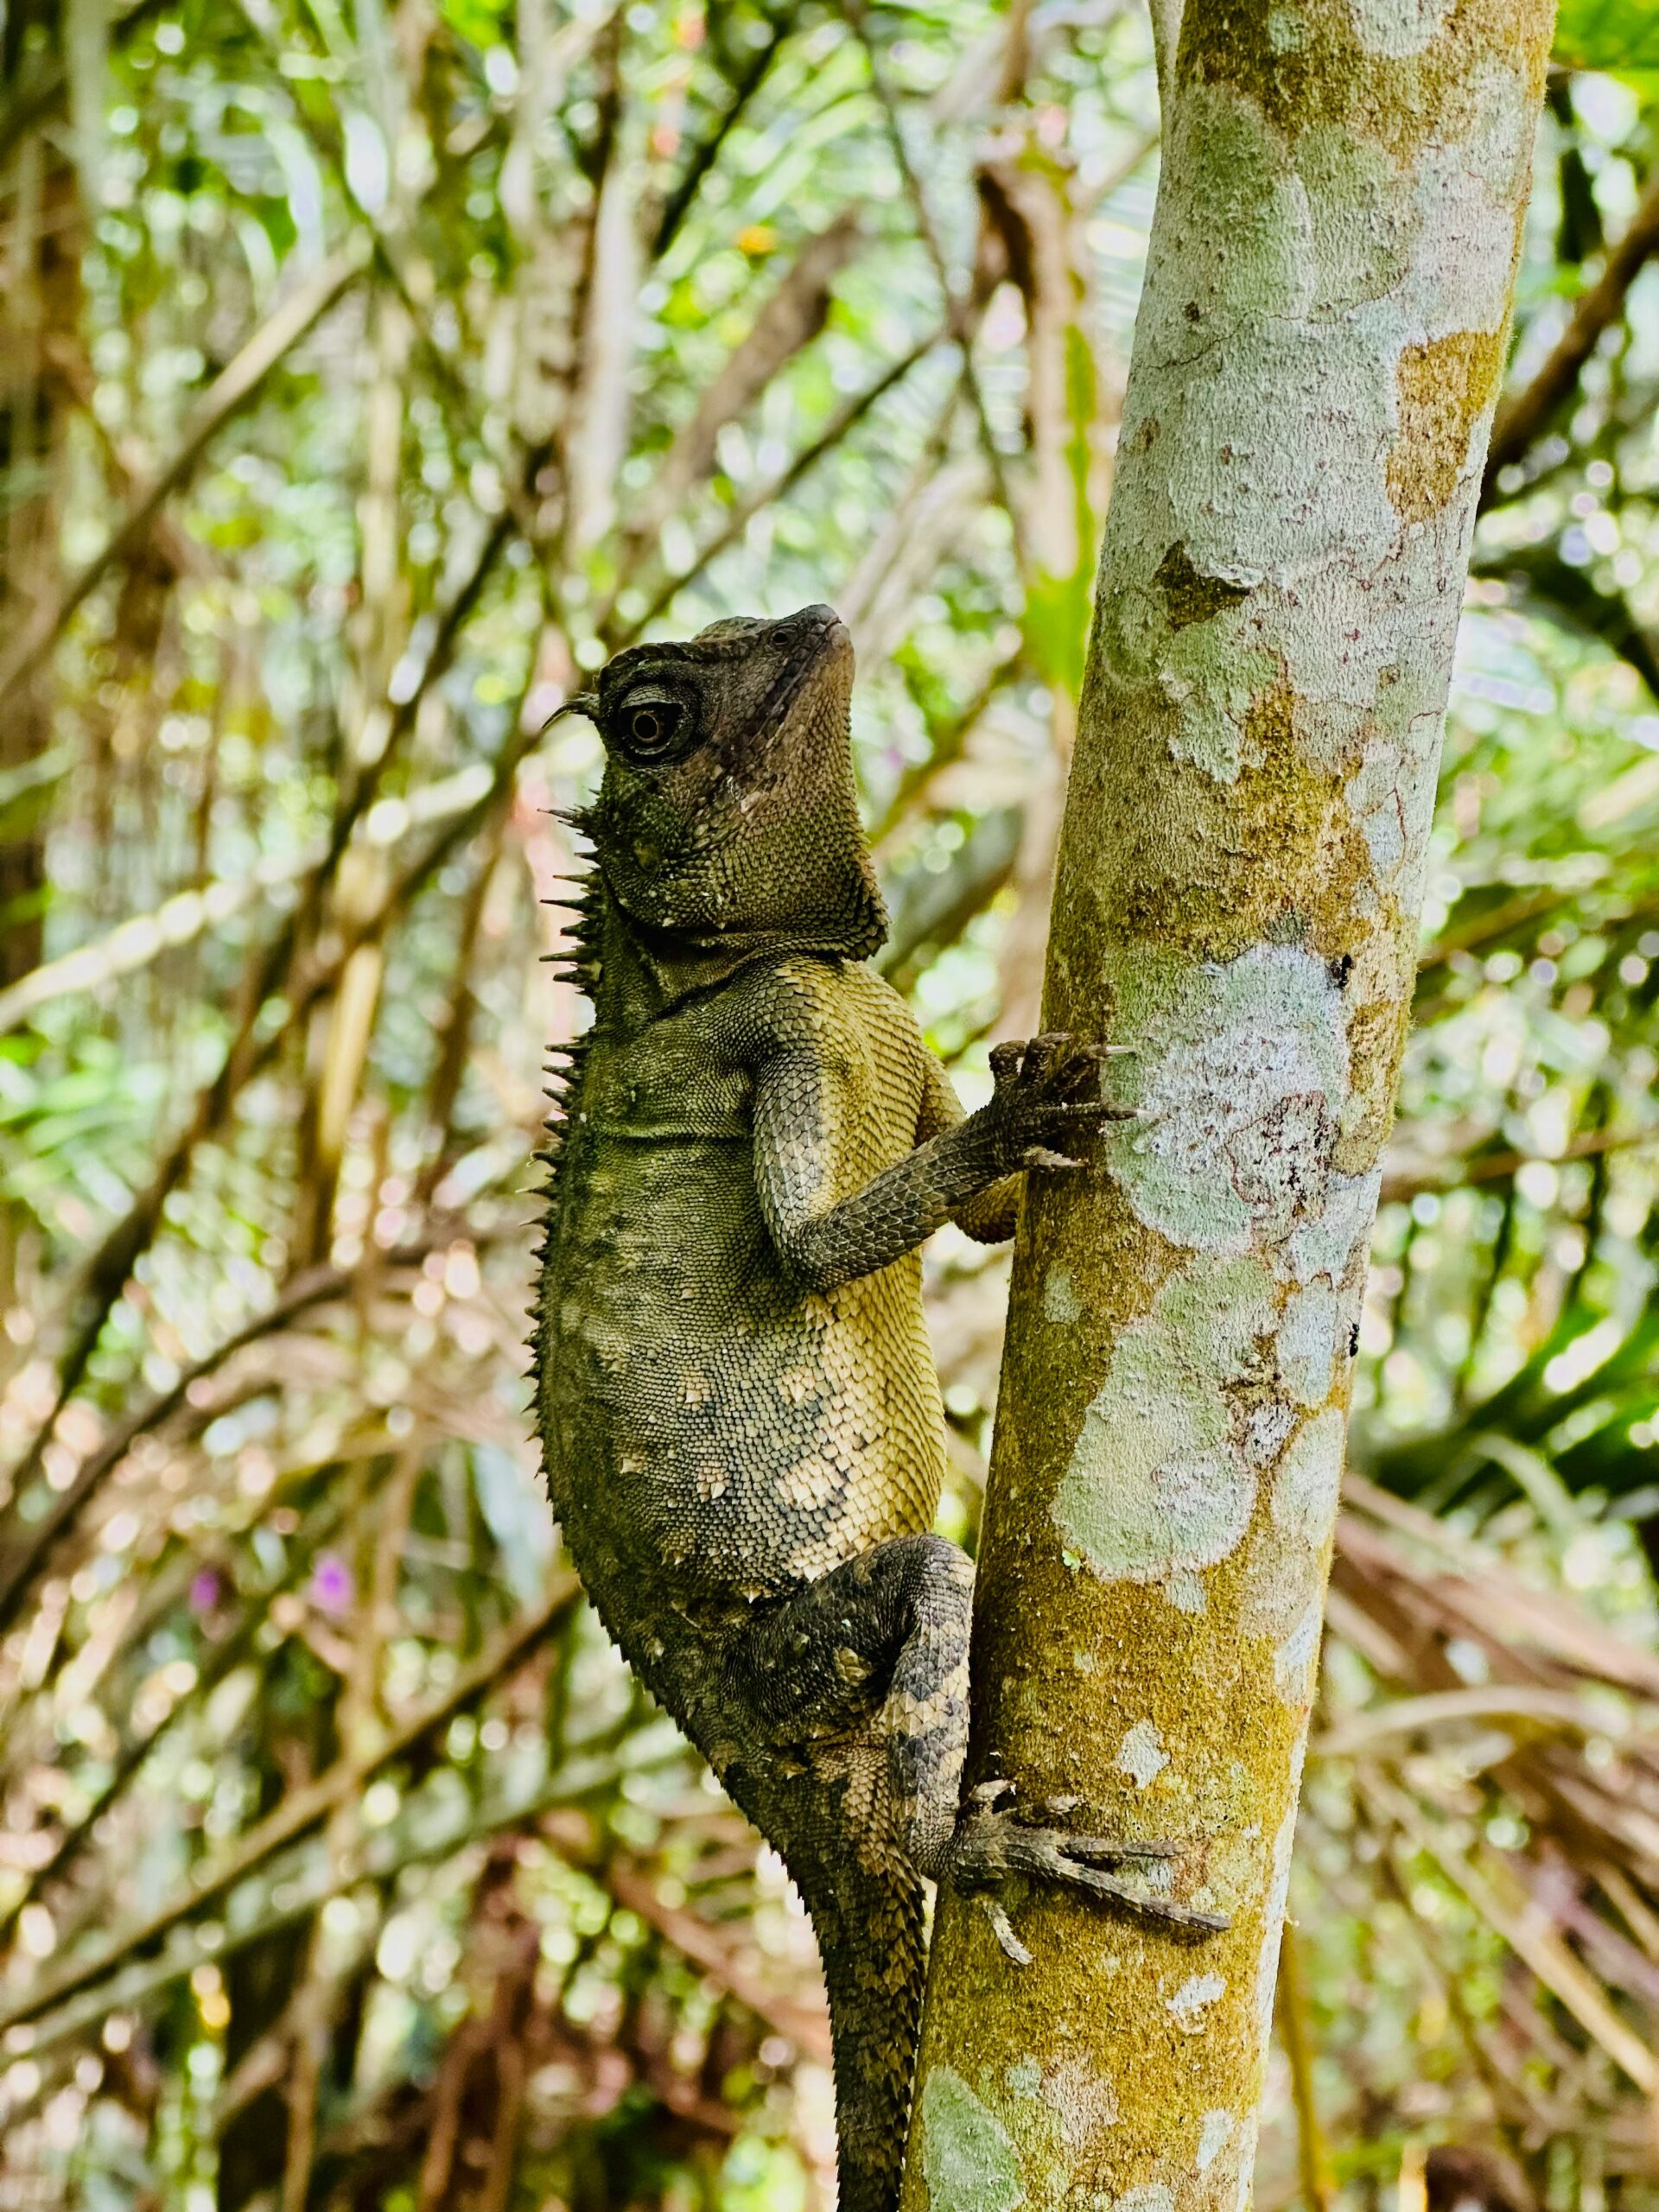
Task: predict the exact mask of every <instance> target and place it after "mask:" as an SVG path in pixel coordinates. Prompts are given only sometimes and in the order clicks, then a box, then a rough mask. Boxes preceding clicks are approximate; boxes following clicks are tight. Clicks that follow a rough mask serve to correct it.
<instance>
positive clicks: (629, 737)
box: [620, 699, 685, 760]
mask: <svg viewBox="0 0 1659 2212" xmlns="http://www.w3.org/2000/svg"><path fill="white" fill-rule="evenodd" d="M684 719H685V709H684V708H683V707H682V706H681V705H680V704H679V702H677V700H674V699H641V700H639V702H637V703H636V704H634V705H633V706H632V707H625V708H624V709H623V710H622V714H621V716H620V721H621V724H622V734H623V736H624V738H625V739H626V743H627V747H628V750H629V752H630V753H633V754H634V755H635V756H636V757H637V758H638V759H639V760H657V759H659V758H660V757H661V755H662V754H664V753H666V752H668V751H669V750H670V748H671V747H672V745H673V743H674V740H675V738H676V736H677V734H678V731H679V727H680V724H681V723H682V721H684Z"/></svg>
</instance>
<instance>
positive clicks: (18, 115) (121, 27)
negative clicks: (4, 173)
mask: <svg viewBox="0 0 1659 2212" xmlns="http://www.w3.org/2000/svg"><path fill="white" fill-rule="evenodd" d="M172 4H173V0H134V4H133V5H132V6H131V7H130V8H126V9H124V10H122V12H121V13H120V14H119V15H118V16H116V17H115V19H114V20H113V22H111V24H110V27H109V32H108V36H109V41H110V44H111V48H120V47H121V46H123V45H124V44H125V42H126V41H127V40H128V39H130V37H131V36H132V35H133V33H134V32H135V31H136V30H139V29H142V28H143V25H144V24H145V23H147V22H149V20H150V18H151V17H152V16H159V15H161V14H162V12H163V11H164V10H166V9H168V8H169V7H170V6H171V5H172ZM68 90H69V79H68V76H67V73H66V71H65V69H64V66H63V57H62V55H61V54H52V55H50V56H49V57H48V59H47V60H46V61H45V62H44V64H43V65H42V66H41V67H40V68H39V69H38V70H36V71H35V74H34V79H33V82H32V83H29V84H27V85H25V86H23V87H22V90H21V91H20V92H18V94H17V95H16V98H15V99H14V100H13V101H12V104H11V105H10V107H8V108H7V110H6V111H5V113H4V114H3V115H0V168H3V166H4V165H5V163H6V162H8V161H10V158H11V156H12V154H13V153H14V151H15V150H16V148H17V146H18V145H19V144H20V143H21V142H22V140H23V139H24V138H26V137H28V136H29V132H30V131H31V130H39V129H40V128H41V124H45V123H49V122H50V121H51V119H52V118H53V117H54V115H56V114H57V112H58V111H59V109H60V107H61V106H62V105H63V102H64V99H65V98H66V96H67V92H68Z"/></svg>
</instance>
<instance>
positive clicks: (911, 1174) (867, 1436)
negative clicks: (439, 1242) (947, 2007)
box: [531, 607, 1190, 2212]
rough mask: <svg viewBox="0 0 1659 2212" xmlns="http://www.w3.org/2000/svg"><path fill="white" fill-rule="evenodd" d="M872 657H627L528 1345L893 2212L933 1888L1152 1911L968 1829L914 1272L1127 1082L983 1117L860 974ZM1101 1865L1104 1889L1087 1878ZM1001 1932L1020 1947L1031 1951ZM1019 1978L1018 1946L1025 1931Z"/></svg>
mask: <svg viewBox="0 0 1659 2212" xmlns="http://www.w3.org/2000/svg"><path fill="white" fill-rule="evenodd" d="M851 683H852V650H851V645H850V643H849V639H848V637H847V633H846V632H845V630H844V629H843V628H842V625H841V624H840V622H839V621H838V620H836V617H835V615H834V614H833V613H831V611H830V610H829V608H827V607H809V608H806V609H804V610H803V612H802V613H799V614H798V615H794V616H791V617H789V618H788V619H787V620H784V621H779V622H763V621H747V620H744V621H733V622H724V623H717V624H715V626H713V627H712V628H711V629H709V630H707V631H704V632H702V634H701V635H700V636H699V637H697V638H696V639H691V640H690V641H689V642H687V643H684V644H679V645H639V646H634V647H631V648H629V649H628V650H626V651H625V652H622V653H620V654H619V655H618V656H617V657H616V658H615V659H613V661H612V662H611V663H610V664H608V665H607V667H606V668H605V670H604V671H602V673H601V677H600V680H599V685H598V689H597V690H596V692H594V693H591V694H584V695H582V697H581V698H579V699H578V700H576V701H574V702H571V703H572V706H573V707H574V708H575V709H576V710H578V711H582V712H586V713H588V714H590V715H592V716H593V717H594V720H595V721H597V722H598V724H599V727H600V729H601V734H602V735H603V737H604V740H605V745H606V753H607V766H606V772H605V777H604V781H603V784H602V786H601V792H600V795H599V798H598V799H597V801H596V802H595V804H594V806H593V807H592V808H591V809H589V810H586V812H585V813H584V814H583V816H582V817H580V822H581V826H582V829H584V831H585V832H586V834H587V835H588V836H590V837H591V838H592V840H593V842H594V849H595V853H594V859H595V865H594V869H593V870H592V872H591V873H590V874H589V875H588V877H587V878H586V879H585V880H584V884H583V889H582V900H581V904H580V909H579V918H578V921H577V923H576V925H575V929H574V930H573V931H572V932H571V934H572V936H573V938H574V939H575V944H576V947H577V951H576V957H575V962H574V967H573V972H574V973H575V976H576V977H577V979H578V980H579V981H580V982H582V985H583V987H584V988H586V990H587V991H588V994H589V995H590V996H591V998H592V1000H593V1002H594V1021H593V1025H592V1027H591V1028H590V1029H589V1030H588V1032H587V1033H586V1034H585V1036H584V1037H583V1038H582V1039H581V1040H580V1043H579V1044H578V1046H576V1047H575V1048H574V1050H573V1052H572V1053H571V1058H570V1065H569V1069H568V1071H567V1073H566V1075H565V1077H564V1078H563V1083H562V1084H561V1086H560V1090H559V1095H558V1103H559V1106H560V1108H561V1112H560V1114H559V1115H558V1116H556V1122H555V1124H554V1128H555V1145H554V1149H553V1151H552V1152H551V1153H550V1154H549V1155H548V1156H549V1157H550V1159H551V1160H552V1162H553V1166H554V1180H553V1185H552V1189H551V1192H550V1210H549V1219H548V1239H547V1244H546V1248H545V1250H544V1253H543V1270H542V1276H541V1284H540V1290H539V1294H538V1300H537V1312H536V1316H535V1323H536V1325H535V1333H534V1336H533V1338H532V1340H531V1341H532V1346H533V1349H534V1351H535V1355H536V1364H537V1422H538V1427H539V1428H540V1432H541V1437H542V1441H543V1452H544V1458H545V1464H546V1467H547V1472H548V1479H549V1487H550V1497H551V1499H552V1503H553V1506H554V1509H555V1510H556V1513H557V1515H558V1517H559V1520H560V1522H561V1523H562V1525H563V1531H564V1535H565V1539H566V1541H567V1543H568V1545H569V1549H570V1552H571V1554H572V1556H573V1558H574V1560H575V1565H576V1567H577V1568H578V1570H579V1571H580V1573H581V1574H582V1578H583V1580H584V1582H585V1584H586V1586H587V1588H588V1593H589V1595H590V1596H591V1598H592V1599H593V1601H594V1605H595V1606H596V1608H597V1610H598V1611H599V1613H600V1615H601V1618H602V1619H603V1621H604V1622H605V1624H606V1626H607V1629H608V1630H609V1631H610V1633H611V1635H612V1636H613V1638H614V1639H615V1641H616V1642H617V1643H618V1644H619V1646H620V1649H622V1651H623V1653H624V1655H625V1656H626V1658H627V1659H628V1661H629V1662H630V1663H631V1664H632V1667H633V1668H634V1669H635V1671H636V1672H637V1673H638V1674H639V1676H640V1677H641V1679H642V1680H643V1681H645V1685H646V1686H647V1688H649V1689H650V1690H651V1691H652V1694H654V1695H655V1696H656V1697H657V1698H658V1700H659V1701H660V1702H661V1703H662V1704H663V1705H664V1707H666V1708H667V1709H668V1711H669V1712H670V1713H671V1714H672V1715H673V1716H674V1718H675V1719H677V1721H678V1722H679V1724H680V1726H682V1727H683V1729H684V1731H685V1732H686V1733H687V1734H688V1736H689V1737H690V1738H691V1740H692V1741H693V1743H695V1744H696V1745H697V1747H698V1748H699V1749H700V1750H701V1751H702V1752H703V1754H704V1755H705V1756H706V1757H707V1758H708V1759H709V1763H710V1764H711V1765H712V1766H713V1768H714V1770H715V1773H716V1775H717V1776H718V1777H720V1779H721V1782H722V1783H723V1784H724V1786H725V1788H726V1789H727V1791H728V1794H729V1795H730V1796H731V1797H732V1798H733V1799H734V1802H736V1803H737V1804H738V1806H739V1807H740V1808H741V1809H742V1810H743V1811H744V1812H745V1813H746V1814H747V1815H748V1816H749V1818H750V1819H751V1820H752V1821H753V1822H754V1823H755V1825H756V1827H759V1828H760V1831H761V1833H762V1834H764V1835H765V1836H766V1838H767V1839H768V1840H770V1841H771V1842H772V1844H773V1845H774V1847H776V1848H777V1849H778V1851H779V1853H780V1855H781V1856H782V1858H783V1859H784V1861H785V1865H786V1866H787V1867H788V1869H789V1872H790V1874H791V1878H793V1880H794V1882H795V1884H796V1885H797V1887H798V1889H799V1891H800V1892H801V1895H802V1897H803V1899H804V1903H805V1904H806V1906H807V1909H808V1910H809V1912H810V1916H811V1918H812V1922H813V1925H814V1929H815V1932H816V1934H817V1938H818V1943H819V1948H820V1952H821V1955H822V1958H823V1970H824V1975H825V1980H826V1985H827V1988H828V1992H829V2005H830V2017H831V2029H832V2036H833V2042H834V2050H835V2071H836V2124H837V2131H838V2136H839V2144H840V2174H841V2199H840V2201H841V2205H842V2212H891V2208H892V2207H893V2204H894V2203H895V2202H896V2199H897V2193H898V2183H899V2171H900V2168H901V2165H902V2162H903V2156H904V2145H905V2134H906V2120H907V2113H908V2104H909V2097H910V2088H911V2077H912V2068H913V2063H914V2056H915V2049H916V2041H917V2035H918V2023H919V2016H920V2007H921V1998H922V1988H923V1980H924V1967H925V1955H924V1936H923V1927H924V1917H923V1916H924V1897H925V1890H924V1883H925V1880H930V1879H938V1878H943V1877H945V1876H947V1875H949V1876H950V1877H952V1878H959V1879H961V1880H963V1881H964V1882H967V1881H979V1882H983V1883H992V1882H995V1881H997V1880H1000V1879H1001V1878H1002V1877H1003V1876H1004V1875H1006V1874H1007V1873H1009V1872H1035V1873H1038V1874H1040V1875H1047V1876H1050V1877H1052V1878H1061V1879H1065V1880H1071V1881H1075V1882H1078V1883H1081V1884H1083V1885H1086V1886H1089V1887H1091V1888H1095V1889H1096V1890H1098V1891H1103V1893H1105V1894H1108V1895H1111V1896H1118V1897H1128V1898H1129V1899H1130V1901H1131V1902H1137V1901H1138V1902H1141V1903H1142V1904H1143V1907H1144V1909H1147V1910H1155V1911H1162V1912H1164V1913H1165V1915H1166V1916H1167V1917H1169V1918H1171V1919H1176V1920H1179V1919H1182V1918H1184V1917H1190V1916H1185V1915H1183V1914H1182V1913H1181V1912H1179V1910H1177V1909H1175V1908H1173V1907H1170V1906H1165V1905H1160V1904H1156V1903H1148V1902H1147V1901H1144V1900H1136V1899H1135V1897H1134V1896H1133V1893H1131V1892H1128V1891H1124V1890H1123V1889H1122V1887H1121V1885H1119V1884H1118V1883H1117V1881H1116V1878H1113V1877H1111V1876H1109V1875H1106V1874H1104V1873H1103V1872H1101V1871H1100V1867H1099V1865H1098V1863H1097V1862H1098V1861H1100V1860H1102V1859H1108V1860H1109V1859H1115V1858H1120V1857H1124V1856H1133V1855H1135V1854H1134V1853H1127V1852H1124V1851H1122V1850H1114V1849H1113V1848H1111V1847H1109V1846H1108V1845H1106V1844H1104V1843H1103V1842H1100V1841H1098V1840H1089V1839H1082V1838H1074V1837H1068V1836H1066V1835H1065V1834H1062V1833H1060V1832H1058V1831H1056V1830H1052V1829H1046V1828H1041V1827H1030V1826H1027V1825H1015V1824H1014V1823H1013V1821H1012V1820H1011V1817H1010V1816H1009V1815H1006V1814H1004V1813H1001V1812H999V1811H997V1810H996V1809H995V1807H994V1806H991V1805H982V1806H981V1807H979V1808H970V1811H969V1816H968V1817H967V1818H966V1819H965V1820H961V1819H959V1816H958V1803H957V1801H958V1796H959V1793H960V1789H961V1782H962V1771H963V1759H964V1756H965V1751H966V1745H967V1727H968V1640H969V1611H970V1602H971V1590H972V1568H971V1566H970V1564H969V1560H968V1558H967V1556H966V1554H963V1552H962V1551H961V1550H959V1549H958V1548H957V1547H956V1546H954V1545H951V1544H949V1543H947V1542H945V1541H943V1540H942V1539H941V1538H939V1537H938V1536H935V1535H932V1534H931V1533H930V1531H931V1523H932V1520H933V1515H934V1511H935V1508H936V1507H937V1504H938V1497H939V1491H940V1485H941V1483H942V1480H943V1478H944V1414H943V1409H942V1407H941V1403H940V1397H939V1387H938V1377H937V1375H936V1372H935V1369H934V1364H933V1359H932V1355H931V1351H930V1349H929V1345H928V1340H927V1335H926V1330H925V1325H924V1321H923V1318H922V1306H921V1279H920V1262H919V1257H918V1248H919V1246H920V1244H921V1243H923V1241H924V1240H925V1237H926V1236H929V1235H930V1234H931V1232H932V1230H934V1229H936V1228H938V1226H939V1225H940V1224H942V1223H943V1222H944V1221H945V1220H946V1219H954V1220H956V1221H957V1222H958V1223H959V1224H961V1225H962V1226H963V1227H964V1228H965V1229H966V1230H968V1231H969V1233H970V1234H971V1235H975V1236H979V1237H981V1238H982V1239H985V1240H988V1241H995V1240H996V1239H999V1238H1001V1237H1003V1236H1007V1235H1009V1234H1011V1233H1012V1230H1013V1227H1014V1211H1015V1205H1016V1201H1017V1197H1018V1192H1019V1178H1020V1173H1021V1171H1022V1170H1024V1169H1026V1168H1028V1167H1033V1166H1039V1167H1051V1168H1057V1169H1058V1168H1065V1167H1068V1166H1075V1165H1076V1162H1075V1161H1073V1160H1071V1159H1070V1157H1069V1155H1068V1154H1067V1152H1066V1149H1065V1147H1066V1146H1067V1145H1068V1144H1069V1143H1070V1142H1071V1140H1072V1138H1073V1137H1075V1135H1077V1134H1078V1133H1079V1132H1080V1131H1084V1132H1086V1131H1087V1130H1089V1129H1090V1128H1095V1127H1097V1126H1098V1125H1099V1124H1100V1123H1101V1122H1103V1120H1105V1119H1106V1118H1108V1116H1109V1110H1110V1109H1107V1108H1106V1107H1104V1106H1103V1105H1102V1104H1100V1103H1099V1102H1098V1100H1097V1099H1090V1098H1085V1097H1084V1096H1081V1093H1082V1092H1083V1091H1084V1090H1085V1089H1092V1088H1094V1087H1095V1085H1094V1071H1095V1066H1096V1056H1093V1055H1090V1053H1088V1052H1078V1051H1077V1050H1074V1049H1073V1048H1072V1047H1071V1046H1070V1044H1069V1042H1068V1040H1065V1039H1053V1038H1045V1039H1038V1040H1036V1041H1035V1042H1034V1043H1033V1045H1031V1046H1025V1047H1017V1046H1001V1047H999V1048H998V1050H997V1052H996V1053H995V1055H994V1056H993V1065H994V1069H995V1075H996V1093H995V1097H994V1099H993V1100H992V1102H991V1103H990V1104H989V1105H988V1106H987V1107H985V1108H982V1109H980V1111H979V1112H978V1113H976V1114H974V1115H971V1116H966V1117H964V1116H963V1110H962V1108H961V1106H960V1105H959V1103H957V1099H956V1097H955V1095H954V1093H953V1092H952V1090H951V1089H950V1084H949V1082H948V1080H947V1078H946V1077H945V1075H944V1070H943V1069H942V1068H941V1067H940V1066H939V1065H938V1062H937V1061H936V1060H935V1059H934V1058H933V1056H932V1054H931V1052H929V1051H928V1049H927V1047H926V1045H925V1042H924V1040H923V1039H922V1036H921V1033H920V1032H919V1030H918V1027H917V1025H916V1023H915V1020H914V1019H913V1017H912V1015H911V1014H910V1012H909V1009H908V1008H907V1007H906V1005H905V1003H904V1001H902V1000H901V999H900V998H899V996H898V995H897V994H896V993H895V992H893V990H892V989H891V988H889V987H888V986H887V984H886V983H885V982H882V981H881V979H880V977H879V976H877V975H876V974H875V973H874V970H873V969H871V968H869V967H868V965H867V963H868V959H869V957H870V955H871V954H872V953H874V951H875V950H877V948H878V947H879V945H880V942H881V939H882V937H883V935H884V933H885V929H886V918H885V915H884V912H883V910H882V906H881V902H880V893H879V892H878V891H877V888H876V885H875V880H874V871H873V869H872V867H871V863H870V861H869V856H868V851H867V849H866V848H865V844H864V840H863V836H862V832H861V828H860V823H859V818H858V810H857V803H856V795H855V785H854V780H853V772H852V760H851V752H850V739H849V702H850V692H851ZM1091 1862H1094V1863H1091ZM1006 1926H1007V1923H1006V1921H1005V1920H1004V1921H1002V1922H1001V1929H1006ZM1001 1929H1000V1931H999V1932H1001ZM1005 1940H1007V1942H1008V1945H1009V1948H1011V1949H1014V1950H1015V1951H1016V1955H1017V1946H1015V1945H1014V1942H1013V1939H1012V1936H1011V1932H1010V1933H1009V1935H1008V1936H1007V1938H1006V1939H1005Z"/></svg>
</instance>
